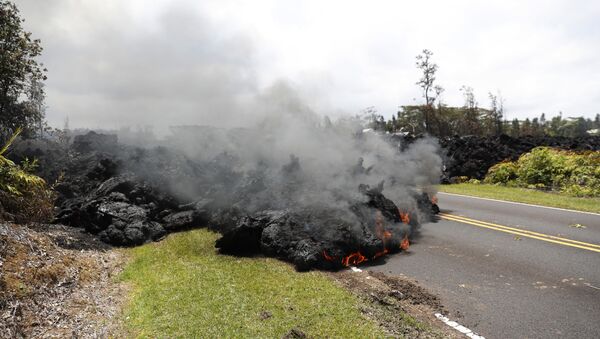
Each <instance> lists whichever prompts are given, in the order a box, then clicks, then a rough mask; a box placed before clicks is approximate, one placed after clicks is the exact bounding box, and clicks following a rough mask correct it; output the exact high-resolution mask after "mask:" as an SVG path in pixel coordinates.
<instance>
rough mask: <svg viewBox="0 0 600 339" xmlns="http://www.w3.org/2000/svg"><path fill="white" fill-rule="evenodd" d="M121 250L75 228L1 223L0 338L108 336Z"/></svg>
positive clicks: (114, 326) (120, 292)
mask: <svg viewBox="0 0 600 339" xmlns="http://www.w3.org/2000/svg"><path fill="white" fill-rule="evenodd" d="M123 262H124V258H123V255H122V254H121V253H120V252H119V251H116V250H112V249H111V248H110V247H109V246H107V245H105V244H103V243H101V242H100V241H98V240H97V239H95V238H94V237H92V236H90V235H88V234H85V233H82V232H81V231H80V230H79V229H76V228H72V227H65V226H60V225H29V226H23V225H15V224H6V223H1V224H0V337H6V338H19V337H41V338H46V337H61V338H62V337H108V336H111V335H112V336H114V335H116V333H118V326H119V324H118V323H117V321H116V319H117V315H118V314H119V310H120V306H121V304H122V302H123V301H124V300H125V295H126V287H125V286H124V285H122V284H117V283H116V282H115V277H116V275H117V274H118V273H119V271H120V268H121V267H122V264H123Z"/></svg>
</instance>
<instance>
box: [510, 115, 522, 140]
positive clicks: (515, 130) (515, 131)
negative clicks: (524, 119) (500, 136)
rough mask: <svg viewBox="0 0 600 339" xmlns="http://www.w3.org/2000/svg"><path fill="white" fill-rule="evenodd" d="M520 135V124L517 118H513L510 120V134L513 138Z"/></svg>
mask: <svg viewBox="0 0 600 339" xmlns="http://www.w3.org/2000/svg"><path fill="white" fill-rule="evenodd" d="M520 135H521V126H519V119H517V118H515V119H514V120H513V121H512V124H511V127H510V136H512V137H513V138H516V137H518V136H520Z"/></svg>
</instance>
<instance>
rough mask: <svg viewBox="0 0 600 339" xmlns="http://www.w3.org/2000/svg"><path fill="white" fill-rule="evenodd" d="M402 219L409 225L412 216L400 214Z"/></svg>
mask: <svg viewBox="0 0 600 339" xmlns="http://www.w3.org/2000/svg"><path fill="white" fill-rule="evenodd" d="M400 219H401V220H402V222H403V223H404V224H408V223H409V222H410V215H409V214H408V213H404V212H400Z"/></svg>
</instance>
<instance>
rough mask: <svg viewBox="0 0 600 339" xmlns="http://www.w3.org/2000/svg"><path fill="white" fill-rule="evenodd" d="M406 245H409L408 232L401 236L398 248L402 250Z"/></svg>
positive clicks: (404, 249) (405, 248) (406, 248)
mask: <svg viewBox="0 0 600 339" xmlns="http://www.w3.org/2000/svg"><path fill="white" fill-rule="evenodd" d="M408 247H410V241H408V233H407V234H406V235H405V236H404V238H402V241H401V242H400V248H401V249H402V250H403V251H406V250H408Z"/></svg>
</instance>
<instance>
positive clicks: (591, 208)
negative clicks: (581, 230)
mask: <svg viewBox="0 0 600 339" xmlns="http://www.w3.org/2000/svg"><path fill="white" fill-rule="evenodd" d="M439 190H440V192H446V193H455V194H464V195H472V196H476V197H482V198H491V199H498V200H507V201H515V202H523V203H527V204H534V205H542V206H550V207H559V208H567V209H572V210H578V211H586V212H596V213H600V198H576V197H572V196H568V195H564V194H560V193H549V192H542V191H538V190H532V189H526V188H516V187H506V186H496V185H485V184H469V183H463V184H454V185H440V186H439Z"/></svg>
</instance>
